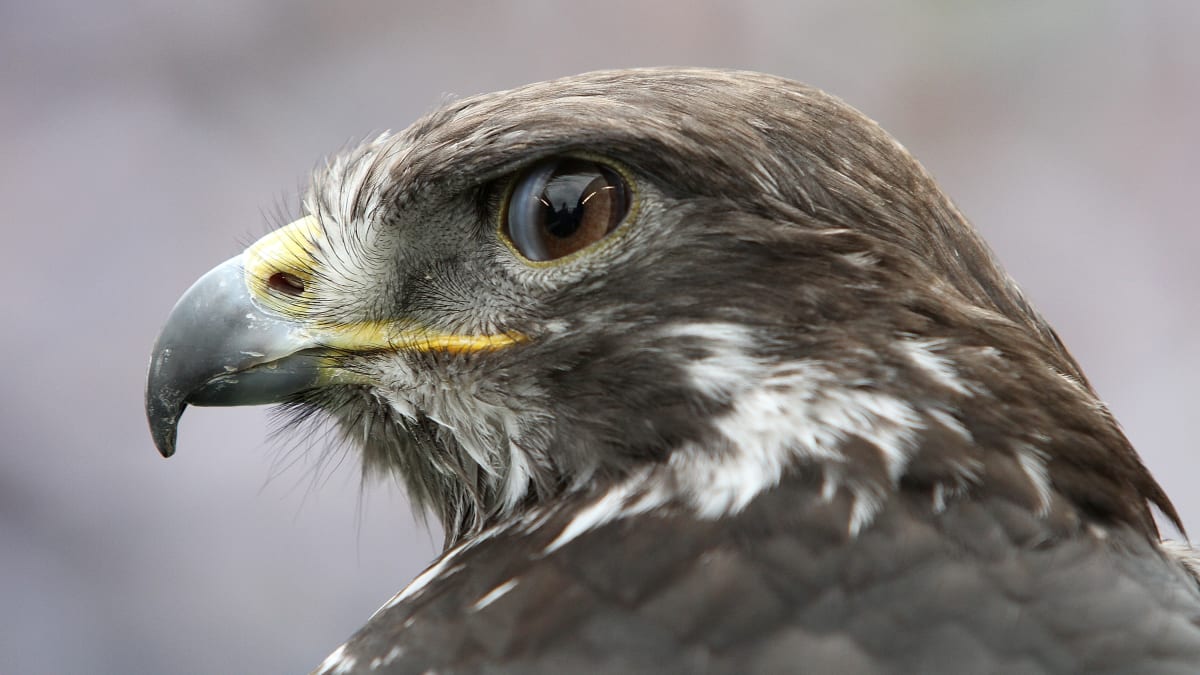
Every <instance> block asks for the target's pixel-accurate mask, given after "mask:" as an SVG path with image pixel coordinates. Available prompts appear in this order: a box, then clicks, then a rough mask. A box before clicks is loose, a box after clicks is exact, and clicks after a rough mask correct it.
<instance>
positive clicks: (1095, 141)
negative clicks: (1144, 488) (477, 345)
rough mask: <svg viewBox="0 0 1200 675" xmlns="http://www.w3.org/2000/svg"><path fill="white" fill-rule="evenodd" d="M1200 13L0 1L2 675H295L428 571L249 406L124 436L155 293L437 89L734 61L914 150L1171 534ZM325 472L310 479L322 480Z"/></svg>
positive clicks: (239, 237)
mask: <svg viewBox="0 0 1200 675" xmlns="http://www.w3.org/2000/svg"><path fill="white" fill-rule="evenodd" d="M1197 36H1200V3H1195V2H1190V1H1188V0H1179V1H1178V2H1156V1H1143V2H1137V3H1134V2H1116V1H1112V2H1103V1H1099V0H1074V1H1061V2H1054V3H1047V2H1032V1H1030V2H1003V3H1001V2H995V3H956V2H949V1H945V0H943V1H937V2H935V1H932V0H930V1H925V2H911V3H907V4H905V3H893V2H879V3H864V2H844V1H841V0H826V1H811V2H797V1H782V2H759V3H746V4H740V5H736V6H735V5H732V4H731V5H721V4H709V3H696V2H657V3H642V2H620V1H610V2H604V3H586V4H585V3H572V4H569V5H568V4H566V3H563V4H555V3H549V2H521V3H508V4H501V3H491V2H459V3H453V2H446V3H433V2H429V3H405V2H384V1H382V0H379V1H375V2H372V1H365V2H358V1H355V2H311V1H305V2H283V1H282V0H279V1H276V2H242V1H239V0H213V1H204V2H201V1H199V0H197V1H195V2H159V3H155V2H139V1H137V0H113V1H108V2H85V1H83V0H75V1H70V0H50V1H46V0H42V1H40V2H33V1H23V2H18V1H17V0H3V1H0V150H2V154H0V204H3V208H2V209H0V225H2V226H3V230H2V232H0V235H2V239H0V242H2V243H0V251H3V255H2V258H0V287H2V288H3V291H2V292H0V317H2V319H0V321H2V324H0V325H2V327H3V329H2V330H0V354H2V355H3V359H4V375H3V378H2V379H0V382H2V384H0V430H2V432H3V433H2V435H0V438H2V440H0V444H2V445H0V598H2V604H0V673H5V674H24V673H131V674H137V673H147V674H149V673H301V672H307V670H308V669H309V668H311V667H313V666H315V665H316V664H317V663H318V662H319V661H320V660H321V659H322V658H323V657H324V656H325V655H326V654H327V653H328V652H329V651H330V650H331V649H332V648H334V647H335V646H336V645H338V644H339V643H340V641H341V640H343V639H344V638H345V637H347V636H348V635H349V634H350V633H351V632H352V631H353V630H354V629H355V628H356V627H357V626H359V625H360V624H361V623H362V622H363V621H364V620H365V619H366V618H367V617H368V616H369V615H370V614H371V612H372V611H374V610H375V609H376V608H377V607H378V606H379V605H380V604H382V603H383V602H384V601H386V600H387V599H388V598H389V597H390V595H391V594H392V593H394V592H395V591H397V590H398V589H400V588H401V587H402V586H403V585H404V584H405V583H406V582H407V581H408V580H409V579H410V578H411V577H412V576H414V575H415V574H416V573H417V572H418V571H419V570H420V569H421V568H423V567H424V566H425V565H426V564H427V563H428V562H429V561H430V559H431V557H432V556H433V555H434V552H435V544H436V542H438V541H440V535H439V534H438V533H437V532H432V533H431V532H428V531H426V530H424V529H423V528H421V527H420V526H419V525H418V524H417V523H416V522H415V521H414V518H413V517H412V515H411V514H410V512H409V509H408V506H407V503H406V502H405V499H404V497H403V495H402V494H400V491H399V490H398V489H397V488H396V487H395V486H392V485H379V486H371V487H368V488H367V489H365V490H362V489H360V485H359V480H358V474H357V468H358V467H357V460H355V459H354V458H353V457H348V458H345V461H343V462H341V465H340V466H338V467H336V468H334V467H333V466H332V464H331V465H330V466H327V467H326V468H325V469H318V468H317V467H318V463H319V456H320V453H319V452H317V451H313V452H309V453H303V452H301V453H296V452H291V453H289V452H288V449H289V448H291V447H293V445H294V443H293V444H289V442H288V441H286V440H283V441H280V442H278V443H274V444H272V443H269V442H268V441H267V433H268V429H269V425H268V421H267V416H266V413H265V411H264V410H263V409H223V410H218V409H192V410H191V411H190V412H189V413H188V415H187V416H185V418H184V420H183V425H182V430H181V450H180V453H179V455H178V456H177V457H175V458H173V459H171V460H170V461H164V460H162V459H160V458H159V457H158V455H157V454H156V453H155V451H154V448H153V447H152V446H151V443H150V439H149V436H148V434H147V432H146V425H145V422H144V420H143V417H142V382H143V376H144V372H145V368H146V361H147V358H148V354H149V350H150V346H151V343H152V341H153V339H154V336H155V333H156V331H157V330H158V328H159V325H160V322H161V321H162V320H163V319H164V318H165V316H166V314H167V312H168V310H169V309H170V308H171V305H172V304H173V303H174V301H175V299H176V298H177V297H178V296H179V295H180V293H182V291H183V290H184V289H185V288H186V287H187V286H188V285H189V284H190V283H191V282H192V281H193V280H194V279H195V278H196V277H197V276H199V275H200V274H201V273H202V272H204V271H205V270H207V269H208V268H209V267H211V266H212V265H214V264H215V263H217V262H219V261H221V260H224V259H225V258H227V257H229V256H231V255H233V254H235V253H237V252H238V251H239V250H240V249H241V248H242V247H243V246H244V245H245V244H247V243H249V242H250V241H252V240H254V239H255V238H257V237H258V236H260V235H261V234H263V233H264V232H265V231H266V230H267V228H268V227H269V225H270V224H275V223H278V222H279V221H280V220H282V219H284V218H285V217H286V216H287V215H294V214H295V213H296V212H297V197H298V196H297V192H298V189H299V188H300V187H301V186H302V185H303V183H304V181H305V180H306V177H307V175H308V172H309V171H310V169H311V168H312V167H313V166H315V165H316V163H317V162H318V161H319V160H320V159H321V158H322V157H323V155H325V154H327V153H330V152H333V151H336V150H337V149H339V148H341V147H344V146H345V145H346V144H348V143H351V142H354V141H356V140H358V139H361V138H363V137H366V136H368V135H370V134H373V133H375V132H378V131H380V130H383V129H388V128H393V129H396V128H402V127H404V126H406V125H407V124H408V123H409V122H411V121H412V120H413V119H414V118H416V117H417V116H418V115H420V114H422V113H423V112H425V111H428V110H430V109H431V108H432V107H434V106H435V105H436V104H437V103H438V102H439V101H442V100H444V98H445V97H446V96H447V95H467V94H474V93H478V92H483V91H490V90H496V89H501V88H507V87H511V86H515V85H519V84H522V83H525V82H529V81H534V80H541V79H546V78H551V77H555V76H560V75H567V74H571V73H576V72H581V71H585V70H592V69H597V68H612V67H622V66H636V65H663V64H680V65H708V66H726V67H737V68H748V69H755V70H763V71H768V72H772V73H776V74H779V75H785V76H789V77H793V78H796V79H800V80H803V81H806V82H809V83H811V84H814V85H817V86H819V87H822V88H824V89H826V90H828V91H831V92H833V93H836V94H838V95H840V96H841V97H843V98H845V99H846V100H847V101H849V102H850V103H851V104H853V105H855V106H856V107H858V108H860V109H861V110H863V111H865V112H866V113H867V114H868V115H870V116H872V117H874V118H875V119H877V120H878V121H880V122H881V123H882V124H883V126H884V127H885V128H887V129H889V130H890V131H891V132H892V133H893V134H894V135H895V136H896V137H898V138H899V139H900V140H901V141H902V142H903V143H904V144H905V145H906V146H907V147H908V148H909V149H910V150H911V151H912V152H913V153H914V154H916V155H917V156H918V157H919V158H920V159H921V160H922V161H923V162H924V163H925V164H926V166H928V167H929V169H930V170H931V171H932V172H933V173H934V175H936V176H937V177H938V178H939V180H940V181H941V183H942V185H943V186H944V187H945V188H946V190H947V192H948V193H949V194H950V195H951V196H952V197H953V198H954V199H955V200H956V201H957V202H958V203H959V205H960V206H961V207H962V209H963V210H964V211H965V213H966V214H967V215H968V217H970V218H971V219H972V220H973V221H974V223H975V224H976V225H977V226H978V227H979V228H980V229H981V230H982V231H983V232H984V234H985V236H986V237H987V238H988V239H989V240H990V241H991V243H992V244H993V245H994V247H995V248H996V250H997V251H998V252H999V254H1000V257H1001V258H1002V259H1003V260H1004V261H1005V263H1006V265H1007V266H1008V269H1009V270H1010V272H1012V274H1013V275H1014V276H1015V277H1016V278H1017V279H1018V280H1019V281H1020V282H1021V283H1022V285H1023V286H1024V287H1025V288H1026V289H1027V291H1028V292H1029V294H1030V296H1031V297H1032V298H1033V299H1034V301H1035V302H1036V303H1037V305H1038V306H1039V307H1040V308H1041V309H1042V310H1043V311H1044V312H1045V313H1046V314H1047V315H1048V316H1049V318H1050V320H1051V322H1052V323H1053V324H1054V325H1055V326H1057V327H1058V328H1059V329H1060V331H1061V332H1062V334H1063V336H1064V338H1065V340H1066V342H1067V344H1068V345H1069V346H1070V347H1071V349H1072V350H1073V351H1074V353H1075V355H1076V356H1077V357H1078V358H1079V360H1080V361H1081V362H1082V364H1083V366H1084V368H1085V370H1086V371H1087V372H1088V374H1089V375H1090V377H1091V378H1092V380H1093V382H1094V384H1095V385H1096V387H1097V388H1098V389H1099V391H1100V393H1101V394H1102V395H1103V396H1104V397H1105V398H1106V400H1107V401H1108V402H1109V403H1110V404H1111V405H1112V408H1113V409H1114V411H1115V412H1116V415H1117V417H1118V418H1119V419H1121V420H1122V421H1123V423H1124V425H1125V428H1126V430H1127V431H1128V433H1129V435H1130V436H1131V437H1132V439H1133V441H1134V443H1135V445H1136V446H1137V447H1138V448H1139V449H1140V451H1141V452H1142V454H1143V456H1144V457H1145V460H1146V462H1147V463H1148V464H1149V465H1150V467H1151V468H1152V470H1153V471H1154V473H1155V474H1156V475H1157V476H1158V478H1159V479H1160V480H1161V481H1162V482H1163V483H1164V484H1165V486H1166V488H1167V491H1168V492H1169V493H1170V494H1171V495H1172V497H1173V498H1174V499H1175V502H1176V504H1177V505H1178V506H1179V508H1180V511H1181V512H1182V513H1183V515H1184V519H1185V521H1187V522H1188V524H1190V525H1191V526H1192V527H1193V529H1200V496H1197V492H1196V490H1195V488H1194V485H1195V474H1196V471H1197V469H1198V468H1200V459H1198V458H1197V457H1196V456H1195V453H1194V451H1195V441H1194V439H1195V438H1196V424H1197V422H1196V420H1197V415H1198V414H1200V411H1198V410H1197V406H1196V404H1197V400H1198V397H1197V394H1196V388H1195V382H1196V380H1197V379H1198V378H1200V356H1198V354H1197V349H1196V347H1197V338H1196V336H1197V334H1200V312H1198V311H1197V290H1198V289H1200V267H1198V266H1197V264H1196V262H1195V259H1196V253H1197V251H1200V227H1198V224H1197V217H1196V213H1197V209H1196V199H1197V195H1198V193H1200V181H1198V179H1200V161H1198V160H1197V151H1198V150H1200V132H1198V130H1197V121H1198V120H1200V45H1198V43H1197V39H1198V37H1197ZM334 463H336V462H334Z"/></svg>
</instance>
